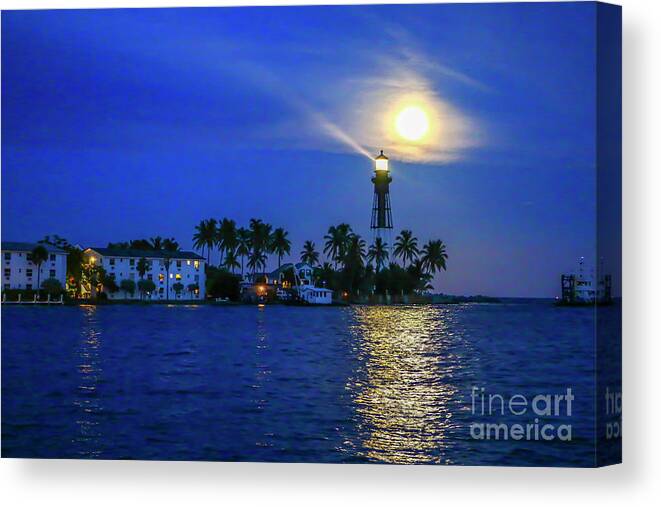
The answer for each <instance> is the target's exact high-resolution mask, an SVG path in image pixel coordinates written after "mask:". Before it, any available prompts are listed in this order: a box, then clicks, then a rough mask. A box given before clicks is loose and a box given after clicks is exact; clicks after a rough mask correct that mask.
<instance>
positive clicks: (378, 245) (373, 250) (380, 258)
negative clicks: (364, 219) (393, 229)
mask: <svg viewBox="0 0 661 507" xmlns="http://www.w3.org/2000/svg"><path fill="white" fill-rule="evenodd" d="M389 255H390V254H389V252H388V243H384V242H383V238H380V237H379V238H376V239H375V240H374V244H373V245H372V246H370V248H369V251H368V252H367V260H368V261H369V262H374V263H375V264H376V272H377V273H378V272H379V271H380V270H381V266H383V265H384V264H385V263H386V262H387V261H388V257H389Z"/></svg>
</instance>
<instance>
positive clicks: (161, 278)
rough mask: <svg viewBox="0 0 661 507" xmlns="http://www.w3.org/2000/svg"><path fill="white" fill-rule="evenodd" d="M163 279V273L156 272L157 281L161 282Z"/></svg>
mask: <svg viewBox="0 0 661 507" xmlns="http://www.w3.org/2000/svg"><path fill="white" fill-rule="evenodd" d="M164 280H165V275H164V274H163V273H159V274H158V281H159V282H161V283H163V281H164Z"/></svg>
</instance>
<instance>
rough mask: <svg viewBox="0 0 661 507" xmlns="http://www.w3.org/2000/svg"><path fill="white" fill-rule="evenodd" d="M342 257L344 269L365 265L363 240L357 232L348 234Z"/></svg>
mask: <svg viewBox="0 0 661 507" xmlns="http://www.w3.org/2000/svg"><path fill="white" fill-rule="evenodd" d="M345 249H346V252H345V254H344V257H343V259H342V262H343V263H344V269H353V268H362V267H363V266H364V265H365V240H364V239H363V238H361V237H360V236H359V235H358V234H353V233H352V234H350V235H349V238H348V241H347V245H346V247H345Z"/></svg>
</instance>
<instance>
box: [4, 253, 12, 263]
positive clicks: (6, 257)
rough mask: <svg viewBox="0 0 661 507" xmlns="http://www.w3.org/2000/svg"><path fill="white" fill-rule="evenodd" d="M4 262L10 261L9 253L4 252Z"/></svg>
mask: <svg viewBox="0 0 661 507" xmlns="http://www.w3.org/2000/svg"><path fill="white" fill-rule="evenodd" d="M5 260H6V261H10V260H11V252H5Z"/></svg>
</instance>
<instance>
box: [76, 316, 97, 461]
mask: <svg viewBox="0 0 661 507" xmlns="http://www.w3.org/2000/svg"><path fill="white" fill-rule="evenodd" d="M81 310H82V312H83V321H84V324H83V329H82V336H81V341H80V345H79V347H78V355H79V364H78V374H79V380H78V395H77V396H76V398H75V399H74V405H75V406H76V407H77V409H78V410H79V414H80V415H79V416H78V418H77V419H76V424H77V425H78V431H79V435H78V437H77V438H76V439H75V443H76V444H77V445H78V447H79V451H78V453H79V454H80V455H81V456H83V457H88V458H97V457H99V455H100V454H101V440H102V434H101V432H100V430H99V421H98V416H99V415H100V414H101V412H102V411H103V407H102V406H101V403H100V398H99V396H98V392H97V390H98V385H99V381H100V377H101V374H102V370H101V368H100V364H99V363H100V361H99V349H100V347H101V341H100V338H101V332H100V331H99V325H98V321H97V315H96V312H97V307H96V306H94V305H84V306H81Z"/></svg>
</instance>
